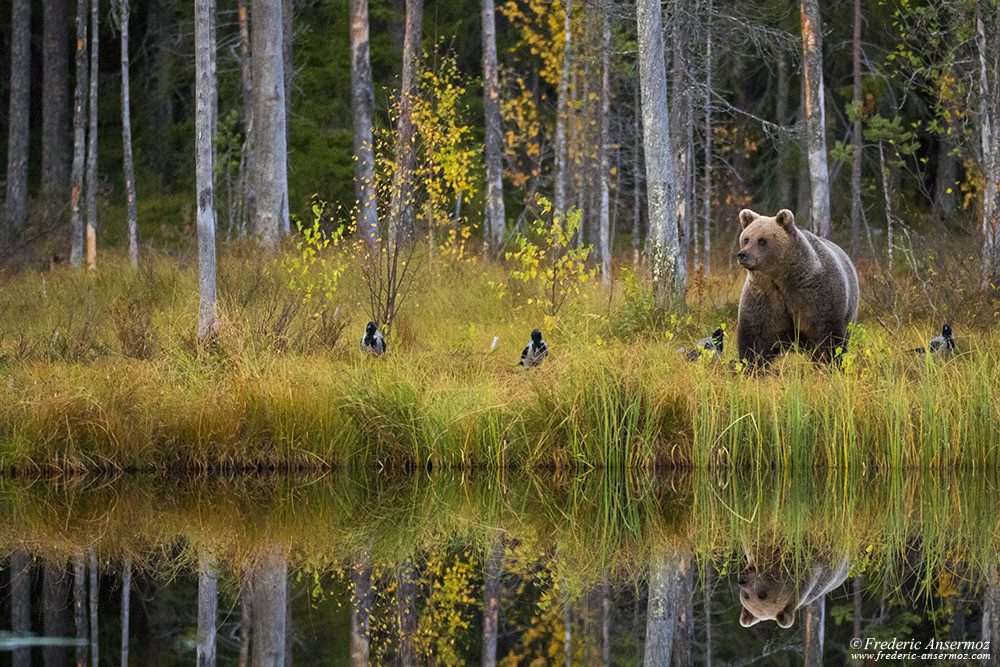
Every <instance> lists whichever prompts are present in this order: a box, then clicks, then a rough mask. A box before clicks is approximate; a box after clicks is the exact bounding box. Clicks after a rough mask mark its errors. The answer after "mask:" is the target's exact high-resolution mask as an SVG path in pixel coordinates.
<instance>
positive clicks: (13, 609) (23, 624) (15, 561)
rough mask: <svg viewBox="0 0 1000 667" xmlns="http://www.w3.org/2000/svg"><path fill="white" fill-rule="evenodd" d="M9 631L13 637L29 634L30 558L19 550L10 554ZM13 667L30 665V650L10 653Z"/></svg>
mask: <svg viewBox="0 0 1000 667" xmlns="http://www.w3.org/2000/svg"><path fill="white" fill-rule="evenodd" d="M10 629H11V631H12V632H13V633H14V636H15V637H23V636H25V635H27V634H28V633H30V632H31V556H29V555H28V552H26V551H24V549H21V548H15V549H14V550H12V551H11V553H10ZM11 664H12V665H14V667H28V666H29V665H30V664H31V649H30V648H27V647H21V648H15V649H14V650H13V651H11Z"/></svg>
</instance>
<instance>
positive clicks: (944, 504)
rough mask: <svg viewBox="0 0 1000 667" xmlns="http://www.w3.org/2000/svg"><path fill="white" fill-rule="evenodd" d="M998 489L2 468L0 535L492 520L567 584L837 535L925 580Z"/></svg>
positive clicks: (112, 547)
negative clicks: (13, 473)
mask: <svg viewBox="0 0 1000 667" xmlns="http://www.w3.org/2000/svg"><path fill="white" fill-rule="evenodd" d="M998 490H1000V480H998V479H997V478H996V477H995V476H985V475H970V476H966V477H965V478H963V479H959V478H954V477H951V476H950V475H922V476H915V475H914V476H908V475H906V474H900V473H894V474H892V475H888V476H884V475H881V474H871V473H868V474H865V473H862V472H857V473H851V474H842V473H831V474H829V475H819V476H814V475H805V474H792V473H787V472H778V473H775V474H771V473H768V474H753V475H748V476H743V475H739V474H735V473H731V472H718V473H696V474H682V473H677V474H674V475H668V476H655V477H653V476H647V475H635V474H621V473H611V472H608V471H594V472H591V473H588V474H584V475H581V476H567V475H555V476H552V475H545V476H517V477H512V476H502V475H501V476H497V475H494V474H486V473H475V474H472V475H466V476H465V477H458V476H453V475H445V474H440V475H433V476H423V475H416V476H400V477H383V476H371V477H365V476H360V477H358V476H347V475H326V476H313V477H298V476H297V477H285V476H275V477H254V478H245V477H239V478H234V479H229V480H227V479H212V480H197V479H195V480H188V481H180V480H177V479H162V478H153V477H133V476H124V477H120V478H118V479H115V480H111V479H90V478H68V479H63V480H55V479H53V480H49V481H41V480H36V481H30V480H8V481H6V482H3V483H2V484H0V499H2V500H3V502H4V505H5V507H7V508H8V511H7V512H5V513H4V515H3V516H2V517H0V549H2V550H4V551H6V550H7V549H9V548H11V547H13V546H15V545H18V544H21V545H24V546H25V547H26V548H27V549H29V550H31V551H33V552H36V553H41V554H63V555H66V556H69V555H71V554H72V553H73V551H74V549H76V548H78V547H82V548H89V547H91V546H93V547H94V548H96V549H97V552H98V554H99V555H100V556H101V557H102V558H104V559H116V558H118V557H120V556H121V555H122V554H126V553H127V554H129V555H131V556H132V557H133V559H134V560H136V561H137V562H139V563H152V562H153V561H154V560H156V558H155V556H156V554H162V553H169V554H172V556H171V558H173V559H174V562H173V563H172V564H171V565H170V567H171V568H174V567H180V566H181V565H182V564H185V563H186V564H190V563H191V562H193V560H192V559H193V558H194V555H195V554H196V553H197V552H198V551H199V550H201V549H205V548H211V549H213V550H214V551H215V552H216V553H217V554H218V555H219V558H220V560H221V561H222V562H224V563H227V564H228V567H231V568H232V569H233V570H235V571H237V572H239V571H244V570H245V568H246V567H247V564H248V563H250V562H252V561H253V559H254V558H255V557H256V556H255V555H256V554H257V553H258V552H259V551H261V549H262V548H263V547H264V546H266V545H268V544H271V543H274V542H278V543H280V544H282V545H284V546H285V547H287V548H288V549H289V550H290V551H291V553H292V554H293V560H296V561H297V562H298V563H299V565H300V566H304V567H307V568H319V569H325V568H328V567H330V566H331V565H336V564H338V563H347V562H349V561H350V560H351V559H352V558H354V557H356V555H357V554H358V553H360V552H362V551H364V552H367V553H370V554H371V558H372V560H373V561H374V562H375V563H377V564H379V567H380V568H381V569H382V570H383V571H392V570H394V568H395V566H396V564H398V563H400V562H401V561H402V560H403V559H405V558H407V557H409V556H415V555H417V554H422V553H428V552H429V551H431V550H441V549H444V550H447V549H450V548H452V547H453V545H456V544H459V545H465V546H464V547H463V548H468V549H470V550H471V551H472V552H474V553H477V554H480V555H484V554H486V553H487V550H488V549H489V548H490V547H491V545H492V543H493V540H494V539H495V537H496V536H497V535H498V534H500V535H503V536H504V538H505V542H506V544H507V546H508V567H511V568H514V569H515V570H517V571H528V570H531V569H532V568H535V567H537V563H538V562H539V560H541V561H542V562H543V563H546V564H547V565H546V567H547V568H549V570H550V571H551V572H553V573H555V574H553V576H555V577H556V578H561V577H565V578H566V582H567V585H569V586H570V588H571V589H573V590H582V589H583V588H585V587H587V586H590V585H593V584H594V583H595V582H597V581H599V580H600V579H601V577H602V576H605V575H611V576H614V577H616V578H617V577H622V576H624V577H625V578H628V579H631V578H633V577H640V576H642V573H643V572H644V571H645V569H646V567H647V564H648V562H649V558H650V556H651V554H652V553H654V552H657V551H660V550H662V549H663V548H668V549H672V550H677V551H679V552H681V553H689V554H692V555H693V556H694V557H695V558H696V559H699V560H712V561H715V562H716V563H718V564H720V565H725V566H727V567H730V568H732V567H741V566H742V562H741V559H742V546H743V545H744V544H752V545H767V549H769V550H774V551H777V552H780V553H782V554H784V557H785V558H787V559H788V561H789V563H796V562H802V560H803V559H806V558H808V557H809V555H810V554H816V553H820V554H822V553H830V552H831V551H834V550H836V551H841V552H844V551H846V552H847V553H849V554H851V558H852V563H853V565H854V568H855V570H856V571H861V572H870V573H878V577H877V578H878V579H880V580H881V579H882V576H883V574H882V573H887V574H888V575H889V576H890V577H891V578H892V579H894V580H896V581H901V580H902V579H903V578H904V577H908V576H910V575H911V574H912V573H914V572H916V573H917V574H918V575H919V576H920V579H921V580H922V581H923V582H924V584H925V585H931V584H932V583H933V582H934V581H935V578H936V577H937V576H939V575H940V574H942V573H943V572H946V571H952V570H955V569H956V568H957V565H958V564H960V565H961V571H962V572H968V573H973V574H972V575H969V576H974V575H975V573H978V572H981V571H982V570H983V568H984V567H985V566H987V565H989V564H990V563H996V562H997V560H998V559H1000V548H998V547H1000V544H998V542H997V539H998V535H1000V533H998V528H1000V507H998V506H997V503H996V501H995V498H996V494H997V492H998ZM164 546H168V547H171V548H170V549H167V550H166V551H164V550H163V549H162V548H163V547H164ZM178 547H179V548H178ZM918 547H919V548H918ZM727 563H728V564H729V565H726V564H727Z"/></svg>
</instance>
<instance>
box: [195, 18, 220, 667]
mask: <svg viewBox="0 0 1000 667" xmlns="http://www.w3.org/2000/svg"><path fill="white" fill-rule="evenodd" d="M200 1H202V0H199V2H200ZM217 566H218V563H217V561H216V559H215V555H214V554H213V553H212V552H211V551H210V550H205V549H202V550H201V551H200V553H199V554H198V639H197V647H196V654H197V660H198V667H212V666H213V665H215V619H216V616H217V615H218V605H219V593H218V580H219V574H218V572H217V570H216V568H217Z"/></svg>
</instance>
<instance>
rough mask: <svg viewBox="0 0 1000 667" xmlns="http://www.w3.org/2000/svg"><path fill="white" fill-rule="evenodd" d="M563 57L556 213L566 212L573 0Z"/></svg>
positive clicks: (566, 4) (567, 10)
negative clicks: (567, 134) (567, 128)
mask: <svg viewBox="0 0 1000 667" xmlns="http://www.w3.org/2000/svg"><path fill="white" fill-rule="evenodd" d="M563 14H564V17H563V58H562V72H560V74H559V100H558V102H557V105H556V145H555V154H556V174H555V178H556V183H555V195H554V199H555V201H554V202H553V207H554V208H555V214H556V215H557V216H561V215H563V214H564V213H565V212H566V182H567V181H566V178H567V176H566V167H567V164H566V163H567V162H568V160H569V147H568V146H567V142H566V121H567V119H568V116H569V69H570V63H571V62H572V59H571V55H570V54H571V50H572V45H573V0H563Z"/></svg>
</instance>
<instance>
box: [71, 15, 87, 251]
mask: <svg viewBox="0 0 1000 667" xmlns="http://www.w3.org/2000/svg"><path fill="white" fill-rule="evenodd" d="M87 79H88V72H87V0H76V87H75V89H74V92H73V169H72V174H71V176H70V189H69V210H70V234H72V239H71V241H70V254H69V263H70V266H72V267H73V268H74V269H75V268H77V267H79V266H80V262H81V261H83V210H82V206H81V198H82V197H83V168H84V160H85V159H86V152H87V148H86V146H87V111H86V108H85V107H84V100H86V98H87Z"/></svg>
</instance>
